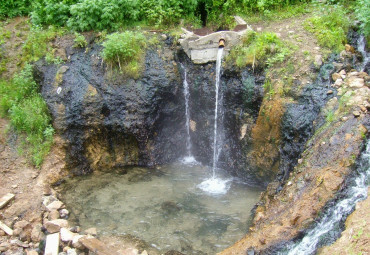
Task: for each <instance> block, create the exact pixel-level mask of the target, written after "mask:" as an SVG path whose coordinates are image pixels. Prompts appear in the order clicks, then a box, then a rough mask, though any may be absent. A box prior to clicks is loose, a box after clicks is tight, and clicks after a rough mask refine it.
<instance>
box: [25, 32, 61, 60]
mask: <svg viewBox="0 0 370 255" xmlns="http://www.w3.org/2000/svg"><path fill="white" fill-rule="evenodd" d="M64 33H65V30H64V29H61V28H56V27H53V26H50V27H49V28H48V29H46V30H43V29H40V28H37V27H33V28H31V30H30V32H29V34H28V37H27V40H26V41H25V43H24V45H23V49H22V57H21V62H22V63H26V62H34V61H37V60H39V59H40V58H42V57H44V56H46V55H47V54H49V56H48V59H47V61H48V62H52V63H55V61H54V52H53V47H52V45H51V44H50V42H51V41H52V40H54V39H55V38H56V37H57V36H62V35H63V34H64ZM56 62H58V61H56Z"/></svg>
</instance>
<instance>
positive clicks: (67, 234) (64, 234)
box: [60, 228, 78, 242]
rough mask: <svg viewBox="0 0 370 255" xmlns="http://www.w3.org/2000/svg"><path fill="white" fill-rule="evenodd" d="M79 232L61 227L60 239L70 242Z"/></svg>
mask: <svg viewBox="0 0 370 255" xmlns="http://www.w3.org/2000/svg"><path fill="white" fill-rule="evenodd" d="M77 235H78V234H76V233H73V232H71V231H69V230H68V229H66V228H61V229H60V239H61V240H62V241H63V242H70V241H73V238H74V237H75V236H77Z"/></svg>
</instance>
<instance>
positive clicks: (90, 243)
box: [80, 237, 119, 255]
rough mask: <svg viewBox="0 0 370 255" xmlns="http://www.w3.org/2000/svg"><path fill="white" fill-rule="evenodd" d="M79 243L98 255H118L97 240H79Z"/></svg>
mask: <svg viewBox="0 0 370 255" xmlns="http://www.w3.org/2000/svg"><path fill="white" fill-rule="evenodd" d="M80 242H81V243H82V245H83V246H85V247H86V248H87V249H89V250H90V251H92V252H94V253H96V254H98V255H118V254H119V253H118V252H117V251H113V250H112V249H111V248H109V247H108V246H106V245H105V244H104V243H103V242H102V241H100V240H98V239H97V238H88V237H85V238H81V239H80Z"/></svg>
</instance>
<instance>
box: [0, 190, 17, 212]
mask: <svg viewBox="0 0 370 255" xmlns="http://www.w3.org/2000/svg"><path fill="white" fill-rule="evenodd" d="M14 197H15V195H14V194H12V193H8V194H6V195H5V196H3V197H2V198H0V209H3V208H4V207H5V206H6V205H7V204H8V203H9V202H10V201H11V200H12V199H13V198H14Z"/></svg>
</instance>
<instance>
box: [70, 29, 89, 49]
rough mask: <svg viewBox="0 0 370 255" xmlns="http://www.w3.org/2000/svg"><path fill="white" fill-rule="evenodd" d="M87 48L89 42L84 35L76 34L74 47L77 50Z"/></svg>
mask: <svg viewBox="0 0 370 255" xmlns="http://www.w3.org/2000/svg"><path fill="white" fill-rule="evenodd" d="M86 46H87V41H86V39H85V37H84V36H83V35H81V34H80V33H77V32H76V33H75V39H74V44H73V47H75V48H85V47H86Z"/></svg>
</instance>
